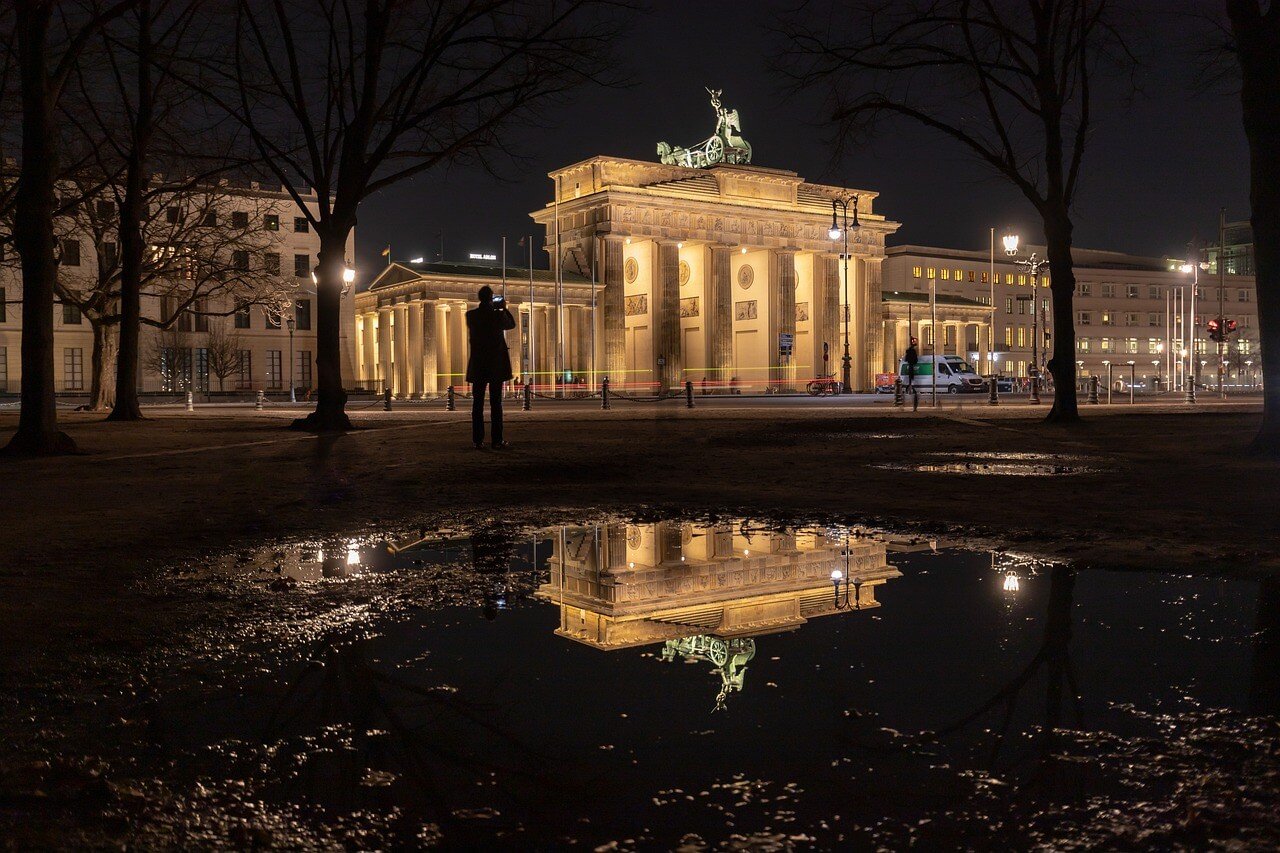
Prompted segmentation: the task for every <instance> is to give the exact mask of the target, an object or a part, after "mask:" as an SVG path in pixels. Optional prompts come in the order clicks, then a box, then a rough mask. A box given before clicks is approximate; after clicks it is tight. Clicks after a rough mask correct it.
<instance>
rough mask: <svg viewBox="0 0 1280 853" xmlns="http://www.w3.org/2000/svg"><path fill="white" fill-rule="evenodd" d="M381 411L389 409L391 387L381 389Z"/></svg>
mask: <svg viewBox="0 0 1280 853" xmlns="http://www.w3.org/2000/svg"><path fill="white" fill-rule="evenodd" d="M382 411H384V412H389V411H391V389H390V388H383V389H382Z"/></svg>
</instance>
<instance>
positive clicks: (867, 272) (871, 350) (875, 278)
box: [854, 258, 884, 391]
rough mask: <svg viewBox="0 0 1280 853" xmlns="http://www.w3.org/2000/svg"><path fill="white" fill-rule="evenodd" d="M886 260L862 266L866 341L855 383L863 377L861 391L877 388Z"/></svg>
mask: <svg viewBox="0 0 1280 853" xmlns="http://www.w3.org/2000/svg"><path fill="white" fill-rule="evenodd" d="M883 261H884V258H868V259H867V260H865V261H863V262H862V264H861V267H862V278H863V280H862V282H860V284H861V285H862V286H861V287H860V288H858V290H859V292H860V296H861V299H860V300H859V301H860V303H861V307H862V312H863V313H862V318H863V319H862V322H861V324H860V328H861V329H862V333H863V334H864V335H866V340H865V341H864V344H863V346H862V348H861V352H862V370H861V371H860V372H859V373H858V374H856V375H855V378H854V382H857V381H859V380H858V377H861V381H862V382H863V387H862V389H861V390H864V391H866V390H870V389H871V388H874V387H875V375H874V373H875V370H874V366H875V361H876V353H878V352H880V349H881V347H882V346H883V344H882V343H881V325H882V324H881V320H882V318H883V317H884V303H883V302H881V289H882V287H881V269H880V264H881V262H883Z"/></svg>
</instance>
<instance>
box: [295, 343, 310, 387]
mask: <svg viewBox="0 0 1280 853" xmlns="http://www.w3.org/2000/svg"><path fill="white" fill-rule="evenodd" d="M296 370H297V375H296V382H297V384H298V385H299V386H301V387H302V388H310V387H311V350H306V349H300V350H298V363H297V365H296Z"/></svg>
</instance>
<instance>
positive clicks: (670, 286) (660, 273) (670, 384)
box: [653, 240, 684, 393]
mask: <svg viewBox="0 0 1280 853" xmlns="http://www.w3.org/2000/svg"><path fill="white" fill-rule="evenodd" d="M657 254H658V259H657V261H658V262H657V265H656V269H654V271H653V273H654V274H653V281H654V287H653V298H654V302H655V303H656V304H655V305H654V320H655V322H654V327H655V331H656V332H657V334H656V336H655V340H654V343H655V346H654V348H653V357H654V361H655V364H656V362H657V359H659V358H664V359H666V363H665V364H663V365H662V366H661V367H659V368H658V369H657V374H658V382H659V383H660V384H659V389H660V390H661V391H662V392H664V393H665V392H668V391H671V390H673V389H678V388H680V387H681V386H683V385H684V360H683V359H682V358H681V357H680V355H681V353H680V345H681V343H682V342H681V340H680V249H679V247H678V246H677V245H676V244H675V243H674V242H672V241H670V240H663V241H661V242H660V243H658V253H657Z"/></svg>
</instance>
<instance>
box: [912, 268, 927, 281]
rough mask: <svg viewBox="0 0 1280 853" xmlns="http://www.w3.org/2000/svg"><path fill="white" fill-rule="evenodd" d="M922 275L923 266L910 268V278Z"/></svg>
mask: <svg viewBox="0 0 1280 853" xmlns="http://www.w3.org/2000/svg"><path fill="white" fill-rule="evenodd" d="M922 275H924V267H912V268H911V277H912V278H920V276H922Z"/></svg>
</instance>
